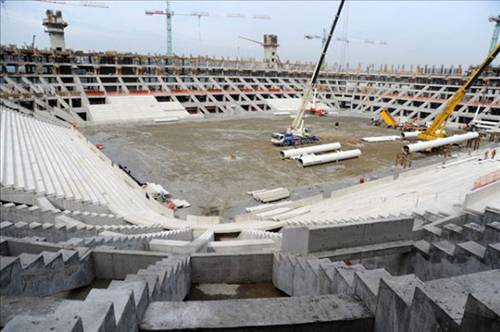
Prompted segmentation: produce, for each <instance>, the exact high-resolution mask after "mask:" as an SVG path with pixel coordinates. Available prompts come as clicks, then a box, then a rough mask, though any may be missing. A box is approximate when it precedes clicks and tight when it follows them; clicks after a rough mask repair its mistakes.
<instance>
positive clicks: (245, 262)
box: [191, 252, 273, 283]
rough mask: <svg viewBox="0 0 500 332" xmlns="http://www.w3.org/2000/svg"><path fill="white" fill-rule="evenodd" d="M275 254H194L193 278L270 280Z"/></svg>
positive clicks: (206, 281) (241, 280)
mask: <svg viewBox="0 0 500 332" xmlns="http://www.w3.org/2000/svg"><path fill="white" fill-rule="evenodd" d="M272 269H273V254H272V252H267V253H256V254H201V253H200V254H194V255H192V256H191V278H192V279H191V280H192V282H195V283H246V282H259V281H270V280H271V276H272Z"/></svg>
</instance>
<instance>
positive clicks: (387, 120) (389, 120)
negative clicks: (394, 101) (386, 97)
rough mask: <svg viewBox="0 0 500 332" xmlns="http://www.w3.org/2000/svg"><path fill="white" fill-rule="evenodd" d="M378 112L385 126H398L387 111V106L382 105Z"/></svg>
mask: <svg viewBox="0 0 500 332" xmlns="http://www.w3.org/2000/svg"><path fill="white" fill-rule="evenodd" d="M379 114H380V117H381V118H382V120H383V121H384V123H385V125H386V126H387V127H389V128H396V127H397V126H398V121H397V120H396V119H394V117H393V116H392V115H391V114H390V113H389V110H388V109H387V107H384V108H383V109H382V110H381V111H380V113H379Z"/></svg>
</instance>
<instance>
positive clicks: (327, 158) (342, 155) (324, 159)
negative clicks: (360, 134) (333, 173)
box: [299, 149, 361, 167]
mask: <svg viewBox="0 0 500 332" xmlns="http://www.w3.org/2000/svg"><path fill="white" fill-rule="evenodd" d="M359 156H361V150H360V149H354V150H348V151H339V152H333V153H325V154H320V155H316V154H306V155H303V156H302V157H300V158H299V162H300V163H301V164H302V167H307V166H312V165H319V164H325V163H330V162H332V161H338V160H343V159H350V158H357V157H359Z"/></svg>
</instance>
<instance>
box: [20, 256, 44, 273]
mask: <svg viewBox="0 0 500 332" xmlns="http://www.w3.org/2000/svg"><path fill="white" fill-rule="evenodd" d="M19 259H20V261H21V266H22V267H23V269H25V268H27V267H29V266H30V265H32V264H36V265H44V262H43V257H42V256H41V255H34V254H26V253H22V254H21V255H19Z"/></svg>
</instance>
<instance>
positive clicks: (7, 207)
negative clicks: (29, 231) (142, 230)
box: [0, 203, 125, 225]
mask: <svg viewBox="0 0 500 332" xmlns="http://www.w3.org/2000/svg"><path fill="white" fill-rule="evenodd" d="M0 212H1V214H2V219H3V220H9V221H25V222H32V221H36V222H49V223H56V222H57V219H56V218H57V217H58V216H61V215H65V216H69V217H71V218H73V219H75V220H78V221H81V222H83V223H86V224H89V225H122V224H125V221H124V219H123V217H121V216H118V215H116V214H113V213H97V212H92V211H80V210H64V211H63V210H60V209H56V208H53V209H44V208H41V207H39V206H37V205H32V206H28V205H26V204H17V205H16V204H14V203H5V204H2V203H0Z"/></svg>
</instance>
